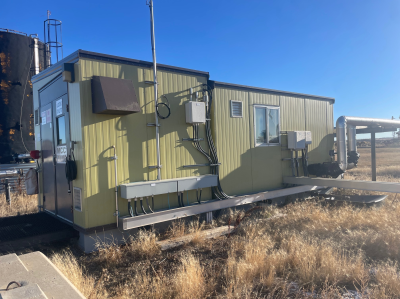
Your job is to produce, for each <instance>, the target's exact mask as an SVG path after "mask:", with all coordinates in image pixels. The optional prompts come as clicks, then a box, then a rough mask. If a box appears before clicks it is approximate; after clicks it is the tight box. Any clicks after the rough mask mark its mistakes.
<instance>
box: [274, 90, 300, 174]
mask: <svg viewBox="0 0 400 299" xmlns="http://www.w3.org/2000/svg"><path fill="white" fill-rule="evenodd" d="M280 98H281V131H283V132H282V135H281V141H282V158H290V157H291V152H290V151H289V150H287V145H288V141H287V133H286V132H287V131H305V129H306V116H305V108H304V101H305V100H304V98H301V97H298V98H296V97H289V96H280ZM300 170H301V174H303V172H302V171H303V169H302V167H301V169H300ZM282 174H283V176H291V175H292V168H291V161H287V160H285V161H282Z"/></svg>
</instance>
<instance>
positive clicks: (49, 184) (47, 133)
mask: <svg viewBox="0 0 400 299" xmlns="http://www.w3.org/2000/svg"><path fill="white" fill-rule="evenodd" d="M40 126H41V139H42V155H41V156H42V171H43V205H44V209H45V210H46V211H48V212H50V213H52V214H56V213H57V209H56V188H55V161H54V141H53V121H52V103H49V104H47V105H45V106H43V107H41V109H40Z"/></svg>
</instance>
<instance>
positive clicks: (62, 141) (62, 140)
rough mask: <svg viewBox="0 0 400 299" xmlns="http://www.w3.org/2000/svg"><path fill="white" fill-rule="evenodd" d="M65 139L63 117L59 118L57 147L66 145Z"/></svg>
mask: <svg viewBox="0 0 400 299" xmlns="http://www.w3.org/2000/svg"><path fill="white" fill-rule="evenodd" d="M66 143H67V140H66V138H65V117H64V116H61V117H59V118H57V145H60V144H66Z"/></svg>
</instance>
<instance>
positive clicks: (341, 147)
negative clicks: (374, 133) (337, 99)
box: [336, 116, 400, 171]
mask: <svg viewBox="0 0 400 299" xmlns="http://www.w3.org/2000/svg"><path fill="white" fill-rule="evenodd" d="M357 126H368V127H385V126H388V127H393V128H400V120H394V119H393V120H392V119H383V118H366V117H354V116H341V117H339V118H338V119H337V121H336V141H337V157H338V163H339V167H340V169H342V170H343V171H346V169H350V168H351V167H352V165H349V163H348V162H347V150H349V151H350V152H355V151H357V141H356V133H357V132H356V128H357ZM346 131H347V135H348V136H347V139H348V147H347V143H346Z"/></svg>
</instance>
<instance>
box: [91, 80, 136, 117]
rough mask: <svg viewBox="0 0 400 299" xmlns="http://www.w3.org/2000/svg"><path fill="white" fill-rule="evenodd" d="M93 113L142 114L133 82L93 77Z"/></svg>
mask: <svg viewBox="0 0 400 299" xmlns="http://www.w3.org/2000/svg"><path fill="white" fill-rule="evenodd" d="M92 108H93V113H100V114H115V115H126V114H131V113H137V112H140V105H139V102H138V100H137V98H136V92H135V87H134V86H133V82H132V80H126V79H118V78H108V77H99V76H93V78H92Z"/></svg>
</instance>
